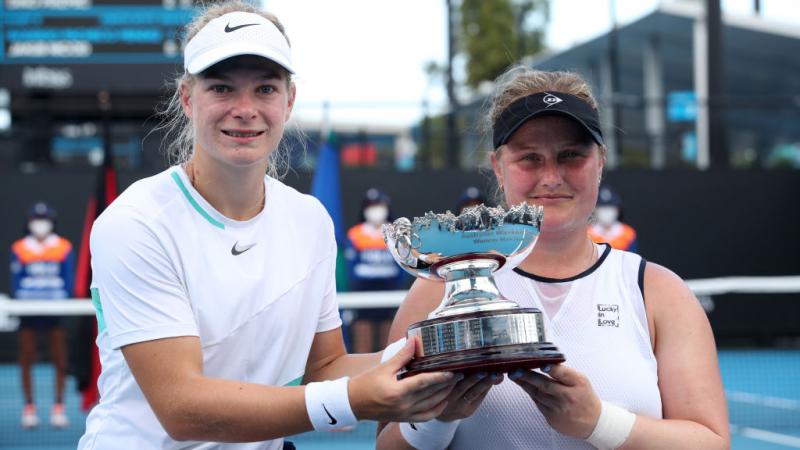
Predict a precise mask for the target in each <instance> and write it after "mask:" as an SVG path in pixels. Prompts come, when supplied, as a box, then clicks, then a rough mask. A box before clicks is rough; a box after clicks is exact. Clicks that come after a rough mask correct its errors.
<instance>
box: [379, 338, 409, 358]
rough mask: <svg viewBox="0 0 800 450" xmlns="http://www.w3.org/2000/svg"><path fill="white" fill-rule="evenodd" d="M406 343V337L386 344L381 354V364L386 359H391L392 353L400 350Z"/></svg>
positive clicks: (394, 353)
mask: <svg viewBox="0 0 800 450" xmlns="http://www.w3.org/2000/svg"><path fill="white" fill-rule="evenodd" d="M405 345H406V338H400V339H398V340H396V341H394V342H392V343H391V344H389V346H387V347H386V348H385V349H383V353H382V354H381V364H383V363H385V362H386V361H388V360H390V359H392V357H393V356H394V355H396V354H397V353H399V352H400V350H402V349H403V347H405Z"/></svg>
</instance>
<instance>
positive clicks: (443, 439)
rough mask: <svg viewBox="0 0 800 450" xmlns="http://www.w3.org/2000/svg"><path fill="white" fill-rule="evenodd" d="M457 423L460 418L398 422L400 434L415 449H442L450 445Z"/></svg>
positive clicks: (459, 421)
mask: <svg viewBox="0 0 800 450" xmlns="http://www.w3.org/2000/svg"><path fill="white" fill-rule="evenodd" d="M459 423H461V420H454V421H452V422H442V421H440V420H436V419H434V420H429V421H427V422H421V423H415V424H413V425H412V424H408V423H405V422H404V423H401V424H400V434H402V435H403V438H404V439H405V440H406V442H408V443H409V444H410V445H411V446H413V447H414V448H416V449H417V450H442V449H444V448H447V446H448V445H450V441H452V440H453V436H455V434H456V430H457V429H458V424H459Z"/></svg>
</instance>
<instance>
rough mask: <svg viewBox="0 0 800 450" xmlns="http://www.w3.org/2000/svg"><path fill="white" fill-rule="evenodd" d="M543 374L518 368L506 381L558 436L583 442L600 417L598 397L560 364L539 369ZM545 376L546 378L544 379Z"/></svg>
mask: <svg viewBox="0 0 800 450" xmlns="http://www.w3.org/2000/svg"><path fill="white" fill-rule="evenodd" d="M542 371H543V372H545V373H546V374H547V375H545V374H542V373H538V372H534V371H531V370H522V369H518V370H516V371H514V372H512V373H509V375H508V378H509V379H511V380H512V381H514V382H515V383H517V384H518V385H519V386H520V387H522V389H524V390H525V392H527V393H528V395H530V397H531V399H532V400H533V401H534V402H535V403H536V406H537V407H538V408H539V411H541V413H542V415H544V417H545V419H547V423H548V424H550V426H551V427H553V429H554V430H556V431H558V432H559V433H561V434H566V435H568V436H573V437H577V438H583V439H585V438H586V437H588V436H589V435H590V434H591V433H592V431H593V430H594V427H595V425H596V424H597V419H598V417H600V408H601V402H600V398H598V397H597V394H595V392H594V389H592V384H591V383H590V382H589V379H588V378H587V377H586V376H585V375H583V374H582V373H580V372H578V371H576V370H575V369H571V368H569V367H567V366H564V365H562V364H555V365H551V366H547V367H545V368H544V369H542ZM548 375H549V376H548Z"/></svg>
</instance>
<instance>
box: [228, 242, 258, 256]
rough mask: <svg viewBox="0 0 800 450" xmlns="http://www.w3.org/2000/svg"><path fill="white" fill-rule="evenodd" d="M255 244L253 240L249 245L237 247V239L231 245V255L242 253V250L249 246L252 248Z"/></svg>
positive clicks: (247, 248) (244, 250)
mask: <svg viewBox="0 0 800 450" xmlns="http://www.w3.org/2000/svg"><path fill="white" fill-rule="evenodd" d="M256 244H257V242H253V243H252V244H250V245H245V246H244V247H239V241H236V243H235V244H233V247H231V255H233V256H237V255H241V254H242V253H244V252H246V251H248V250H250V249H251V248H253V246H254V245H256Z"/></svg>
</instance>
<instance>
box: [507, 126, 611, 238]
mask: <svg viewBox="0 0 800 450" xmlns="http://www.w3.org/2000/svg"><path fill="white" fill-rule="evenodd" d="M491 158H492V167H493V168H494V173H495V176H496V177H497V182H498V183H499V184H500V186H501V187H502V188H503V192H504V193H505V200H506V203H507V204H508V205H509V206H510V205H516V204H519V203H522V202H523V201H526V202H528V203H529V204H534V205H542V206H544V222H543V224H542V232H544V233H549V232H569V231H576V232H580V233H584V234H585V233H586V225H587V222H588V220H589V217H590V215H591V214H592V210H593V209H594V205H595V203H596V201H597V190H598V185H599V179H600V176H601V174H602V171H603V165H604V164H605V156H604V154H603V153H602V150H601V147H600V146H599V145H597V144H596V143H595V142H594V141H593V140H592V139H591V137H590V136H589V135H588V133H587V132H586V131H585V130H584V129H583V128H582V127H581V125H580V124H578V123H577V122H575V121H574V120H572V119H569V118H567V117H564V116H558V115H549V116H541V117H537V118H534V119H531V120H529V121H527V122H525V123H524V124H523V125H522V126H521V127H520V128H519V129H518V130H517V131H516V132H515V133H514V134H513V135H512V136H511V138H510V139H509V140H508V143H507V144H505V145H503V146H501V147H500V148H499V149H498V150H497V151H496V152H494V153H493V154H492V155H491Z"/></svg>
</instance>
